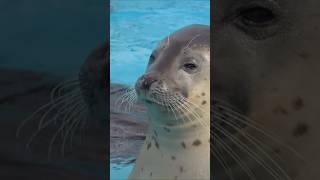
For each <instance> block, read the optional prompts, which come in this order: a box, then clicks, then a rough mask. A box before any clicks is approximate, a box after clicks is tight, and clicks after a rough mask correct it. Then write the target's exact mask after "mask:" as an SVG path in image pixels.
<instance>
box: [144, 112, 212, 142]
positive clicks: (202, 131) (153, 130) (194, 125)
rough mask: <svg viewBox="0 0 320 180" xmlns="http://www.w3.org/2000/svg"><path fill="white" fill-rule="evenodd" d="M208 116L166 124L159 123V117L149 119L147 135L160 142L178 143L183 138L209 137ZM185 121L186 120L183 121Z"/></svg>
mask: <svg viewBox="0 0 320 180" xmlns="http://www.w3.org/2000/svg"><path fill="white" fill-rule="evenodd" d="M209 119H210V117H206V118H203V119H201V121H202V122H200V121H199V120H194V121H192V122H188V123H183V124H178V125H173V126H167V125H159V124H158V123H157V122H159V119H156V120H153V119H151V126H150V127H149V136H151V137H153V138H156V139H157V140H158V141H159V142H160V143H164V144H172V143H177V142H178V143H180V142H181V141H184V140H185V139H197V138H201V139H203V138H207V139H209V138H210V120H209ZM185 122H187V121H185Z"/></svg>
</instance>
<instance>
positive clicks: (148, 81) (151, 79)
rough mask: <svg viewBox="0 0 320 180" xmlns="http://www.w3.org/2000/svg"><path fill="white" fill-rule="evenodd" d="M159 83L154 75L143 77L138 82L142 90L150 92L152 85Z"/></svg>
mask: <svg viewBox="0 0 320 180" xmlns="http://www.w3.org/2000/svg"><path fill="white" fill-rule="evenodd" d="M157 81H158V78H157V77H155V76H154V75H149V74H147V75H143V76H141V77H140V78H139V80H138V87H139V89H142V90H149V89H150V87H151V85H152V84H154V83H155V82H157Z"/></svg>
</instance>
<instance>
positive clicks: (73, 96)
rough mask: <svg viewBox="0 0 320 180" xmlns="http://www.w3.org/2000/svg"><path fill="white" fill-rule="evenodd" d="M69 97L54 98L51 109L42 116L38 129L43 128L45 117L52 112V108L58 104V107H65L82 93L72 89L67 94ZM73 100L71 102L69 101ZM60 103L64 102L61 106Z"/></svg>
mask: <svg viewBox="0 0 320 180" xmlns="http://www.w3.org/2000/svg"><path fill="white" fill-rule="evenodd" d="M65 95H66V96H67V97H66V98H63V99H59V100H57V101H56V100H55V99H53V100H52V101H51V102H52V103H53V105H52V106H51V107H50V108H49V110H47V111H46V112H45V113H44V114H43V115H42V117H41V119H40V122H39V125H38V129H41V128H42V124H43V121H44V120H45V118H46V117H47V116H48V115H49V114H50V113H51V112H52V110H54V109H55V108H56V107H57V106H58V105H59V106H58V108H60V109H61V108H65V107H66V106H67V105H69V104H71V103H73V102H74V101H77V100H79V99H80V98H81V97H80V96H81V93H80V91H77V90H75V91H72V92H70V93H67V94H65ZM68 101H71V102H68ZM60 104H64V105H63V106H60Z"/></svg>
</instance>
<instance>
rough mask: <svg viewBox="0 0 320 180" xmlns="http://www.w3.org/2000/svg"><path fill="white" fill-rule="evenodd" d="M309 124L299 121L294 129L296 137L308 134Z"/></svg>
mask: <svg viewBox="0 0 320 180" xmlns="http://www.w3.org/2000/svg"><path fill="white" fill-rule="evenodd" d="M308 129H309V127H308V125H306V124H304V123H299V124H298V125H297V126H296V127H295V129H294V130H293V135H294V136H295V137H300V136H303V135H304V134H306V133H307V132H308Z"/></svg>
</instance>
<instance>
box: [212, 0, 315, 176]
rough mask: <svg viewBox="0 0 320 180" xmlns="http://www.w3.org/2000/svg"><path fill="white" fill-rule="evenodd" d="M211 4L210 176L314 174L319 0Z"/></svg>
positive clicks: (222, 0)
mask: <svg viewBox="0 0 320 180" xmlns="http://www.w3.org/2000/svg"><path fill="white" fill-rule="evenodd" d="M215 2H216V3H215V5H214V10H213V12H214V14H213V16H214V18H213V24H214V26H213V27H214V30H213V32H214V36H213V42H214V44H213V59H214V62H215V66H214V67H213V71H212V73H213V77H214V78H213V80H212V82H213V88H212V90H213V91H214V97H213V98H214V101H215V102H214V106H213V108H214V111H213V118H215V120H214V121H213V122H214V125H213V126H214V127H217V128H215V129H214V132H213V133H214V134H215V136H216V138H215V140H214V142H213V143H214V145H213V147H214V148H213V150H214V151H215V152H217V153H219V154H220V155H215V162H216V163H215V165H214V172H213V175H214V178H215V179H219V180H229V179H232V177H233V179H259V180H274V179H285V180H309V179H320V172H319V165H320V154H319V151H320V143H319V136H320V131H319V129H320V128H319V127H320V125H319V115H320V114H319V112H320V111H319V107H320V104H319V102H320V96H319V91H320V85H319V83H317V82H318V77H319V75H320V61H319V57H320V53H319V52H320V51H319V48H318V47H319V42H320V34H319V28H320V26H319V24H320V16H319V13H318V11H319V8H320V2H319V1H316V0H308V1H304V2H302V1H299V0H275V1H273V0H260V1H250V0H249V1H238V0H218V1H215ZM219 127H220V128H219Z"/></svg>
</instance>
